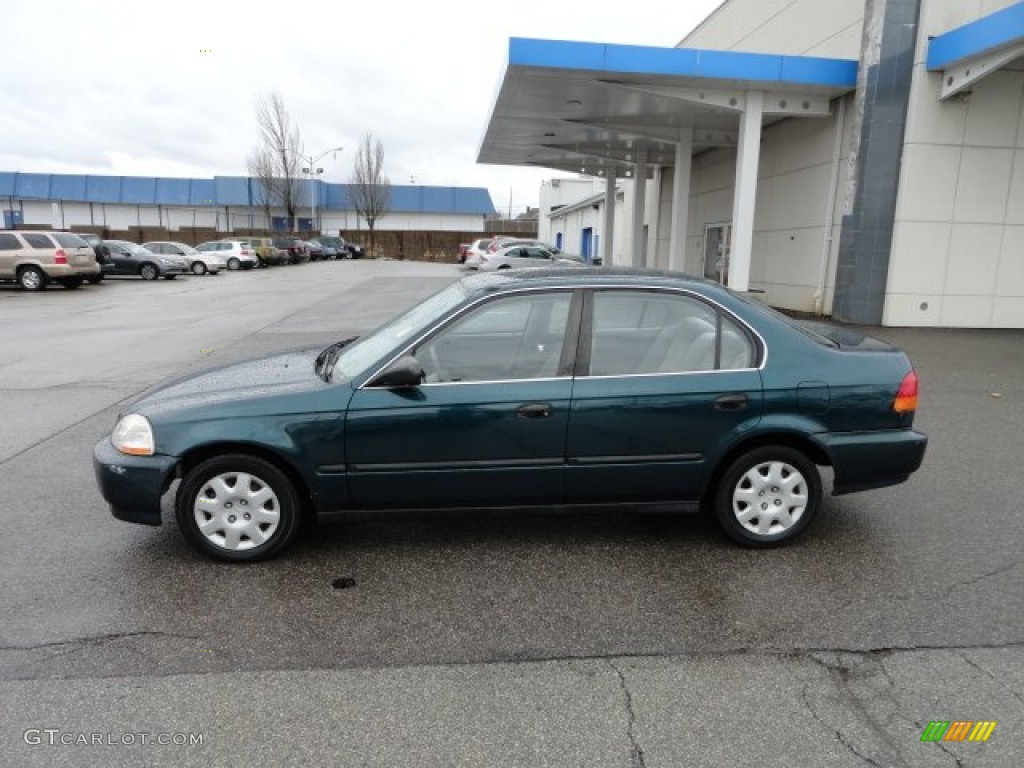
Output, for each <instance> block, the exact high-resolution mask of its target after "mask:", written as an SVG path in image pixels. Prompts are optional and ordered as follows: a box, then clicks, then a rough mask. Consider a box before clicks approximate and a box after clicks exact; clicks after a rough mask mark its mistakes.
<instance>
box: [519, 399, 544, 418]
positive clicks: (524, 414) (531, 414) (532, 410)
mask: <svg viewBox="0 0 1024 768" xmlns="http://www.w3.org/2000/svg"><path fill="white" fill-rule="evenodd" d="M516 413H517V414H518V415H519V418H520V419H546V418H547V417H548V416H550V415H551V403H530V404H529V405H521V406H519V409H518V410H517V411H516Z"/></svg>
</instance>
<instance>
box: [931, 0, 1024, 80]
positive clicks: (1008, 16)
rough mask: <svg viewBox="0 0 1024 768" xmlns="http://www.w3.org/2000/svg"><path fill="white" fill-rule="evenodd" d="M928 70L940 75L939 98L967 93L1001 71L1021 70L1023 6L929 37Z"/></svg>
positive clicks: (1015, 6)
mask: <svg viewBox="0 0 1024 768" xmlns="http://www.w3.org/2000/svg"><path fill="white" fill-rule="evenodd" d="M927 67H928V69H929V70H930V71H932V72H942V90H941V92H940V94H939V97H940V98H942V99H948V98H951V97H953V96H956V95H957V94H959V93H962V92H964V91H967V90H970V88H972V87H973V86H974V84H975V83H977V82H978V81H979V80H981V79H983V78H985V77H987V76H988V75H990V74H992V73H993V72H997V71H999V70H1000V69H1010V70H1016V71H1024V3H1017V4H1016V5H1011V6H1010V7H1009V8H1004V9H1003V10H1001V11H998V12H996V13H993V14H990V15H988V16H983V17H982V18H980V19H978V20H977V21H972V22H971V23H970V24H964V25H963V26H961V27H957V28H956V29H953V30H950V31H949V32H946V33H945V34H943V35H939V36H938V37H935V38H932V39H931V40H930V41H929V43H928V61H927Z"/></svg>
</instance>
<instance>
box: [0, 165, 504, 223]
mask: <svg viewBox="0 0 1024 768" xmlns="http://www.w3.org/2000/svg"><path fill="white" fill-rule="evenodd" d="M315 187H316V190H317V207H318V208H321V209H323V210H334V211H344V210H348V211H351V210H353V207H352V205H351V201H352V194H351V190H350V188H349V185H348V184H331V183H329V182H324V181H320V180H319V179H318V180H317V181H316V182H315ZM262 195H263V193H262V187H261V185H260V183H259V181H257V180H256V179H252V178H249V177H247V176H216V177H214V178H212V179H172V178H164V177H155V176H83V175H78V174H61V173H20V172H17V171H14V172H11V171H0V197H6V198H18V199H24V200H63V201H65V202H82V203H114V204H117V203H127V204H130V205H135V204H140V205H170V206H174V205H180V206H214V205H219V206H228V205H236V206H250V205H252V206H260V205H262V203H263V199H262ZM299 195H300V197H299V204H300V206H308V205H309V200H308V198H309V181H308V180H301V179H300V186H299ZM390 207H391V210H392V211H395V212H396V213H446V214H465V215H477V214H493V213H494V212H495V210H494V203H493V202H492V200H491V195H490V192H488V191H487V190H486V189H484V188H482V187H430V186H422V185H411V186H399V185H393V186H392V187H391V206H390Z"/></svg>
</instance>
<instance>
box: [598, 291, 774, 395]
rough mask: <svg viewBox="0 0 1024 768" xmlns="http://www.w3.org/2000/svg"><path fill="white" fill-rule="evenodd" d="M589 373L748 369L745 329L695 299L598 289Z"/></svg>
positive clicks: (751, 357)
mask: <svg viewBox="0 0 1024 768" xmlns="http://www.w3.org/2000/svg"><path fill="white" fill-rule="evenodd" d="M591 337H592V340H591V349H590V373H591V375H592V376H626V375H636V374H651V373H692V372H696V371H714V370H733V369H738V368H749V367H751V366H752V365H753V363H754V357H755V348H754V345H753V342H752V341H751V339H750V337H749V336H748V335H747V333H746V332H744V331H743V329H742V328H740V326H739V325H737V324H736V322H735V321H733V320H732V319H731V318H730V317H728V316H727V315H726V314H725V313H723V312H721V311H720V310H718V309H716V308H714V307H712V306H710V305H708V304H705V303H704V302H702V301H699V300H698V299H695V298H692V297H689V296H682V295H679V294H666V293H658V292H652V291H597V292H595V293H594V303H593V331H592V334H591Z"/></svg>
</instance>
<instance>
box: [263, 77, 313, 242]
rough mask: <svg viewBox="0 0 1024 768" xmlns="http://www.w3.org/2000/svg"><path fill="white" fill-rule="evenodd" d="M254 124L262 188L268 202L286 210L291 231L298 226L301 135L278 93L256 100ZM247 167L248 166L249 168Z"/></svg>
mask: <svg viewBox="0 0 1024 768" xmlns="http://www.w3.org/2000/svg"><path fill="white" fill-rule="evenodd" d="M256 127H257V128H258V130H259V137H260V146H259V148H257V149H256V150H255V153H256V154H259V155H260V156H261V157H260V161H261V162H262V163H264V165H265V168H264V170H265V171H268V172H269V175H267V176H266V177H265V179H266V181H267V182H269V188H266V192H267V193H268V197H269V198H270V202H269V203H268V205H280V206H281V207H283V208H284V209H285V211H286V212H287V213H288V218H289V219H290V220H291V223H292V230H293V231H294V230H296V229H298V227H297V222H296V220H295V215H296V209H297V208H298V204H299V179H298V175H299V170H300V169H301V165H302V155H301V151H302V136H301V134H300V133H299V128H298V126H297V125H295V124H294V122H293V121H292V118H291V115H290V114H289V113H288V109H287V108H286V107H285V105H284V99H282V98H281V94H279V93H277V92H274V93H271V94H270V95H269V96H267V97H265V98H262V99H260V100H259V101H258V102H257V103H256ZM250 170H251V168H250Z"/></svg>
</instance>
